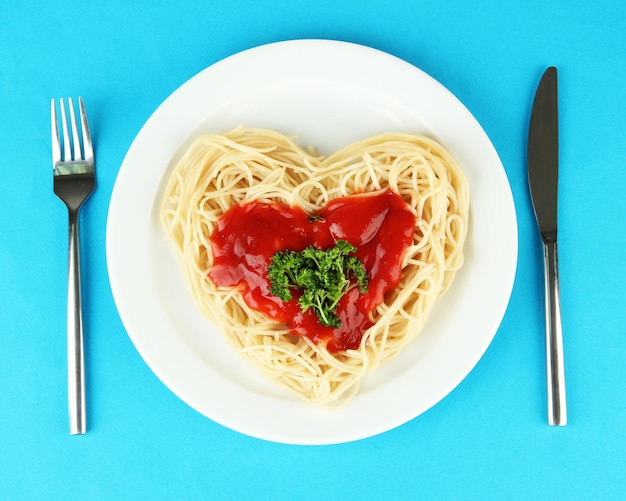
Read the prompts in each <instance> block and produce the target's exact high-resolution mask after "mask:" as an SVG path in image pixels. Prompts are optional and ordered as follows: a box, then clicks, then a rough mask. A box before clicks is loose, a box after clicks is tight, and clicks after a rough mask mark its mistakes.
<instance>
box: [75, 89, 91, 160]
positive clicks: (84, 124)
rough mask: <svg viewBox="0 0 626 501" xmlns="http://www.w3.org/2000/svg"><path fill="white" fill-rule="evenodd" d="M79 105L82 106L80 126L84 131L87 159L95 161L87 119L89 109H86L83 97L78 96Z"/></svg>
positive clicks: (84, 148)
mask: <svg viewBox="0 0 626 501" xmlns="http://www.w3.org/2000/svg"><path fill="white" fill-rule="evenodd" d="M78 107H79V108H80V128H81V129H82V131H83V151H84V153H85V160H86V161H87V162H93V146H92V144H91V133H90V132H89V121H88V120H87V111H86V110H85V103H84V102H83V98H82V97H79V98H78Z"/></svg>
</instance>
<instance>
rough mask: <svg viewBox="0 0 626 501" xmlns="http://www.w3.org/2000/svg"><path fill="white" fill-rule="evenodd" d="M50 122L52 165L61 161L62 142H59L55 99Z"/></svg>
mask: <svg viewBox="0 0 626 501" xmlns="http://www.w3.org/2000/svg"><path fill="white" fill-rule="evenodd" d="M50 121H51V124H50V125H51V129H52V165H53V166H54V165H56V163H57V162H60V161H61V141H60V140H59V124H58V122H57V109H56V106H55V104H54V99H51V100H50Z"/></svg>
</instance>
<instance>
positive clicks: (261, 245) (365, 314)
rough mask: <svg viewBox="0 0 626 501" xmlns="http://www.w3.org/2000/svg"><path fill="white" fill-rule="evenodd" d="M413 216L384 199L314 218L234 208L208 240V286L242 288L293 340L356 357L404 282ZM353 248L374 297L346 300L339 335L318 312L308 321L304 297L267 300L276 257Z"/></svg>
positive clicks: (281, 210) (386, 195)
mask: <svg viewBox="0 0 626 501" xmlns="http://www.w3.org/2000/svg"><path fill="white" fill-rule="evenodd" d="M414 231H415V215H414V213H413V211H412V209H411V208H410V206H409V205H408V204H407V203H406V202H405V201H404V200H403V199H402V197H400V195H398V194H396V193H394V192H392V191H385V192H382V193H377V194H359V195H352V196H349V197H344V198H339V199H335V200H333V201H331V202H329V203H328V204H327V205H326V206H325V207H324V208H322V209H320V210H319V211H317V212H316V213H315V214H311V215H309V214H306V213H305V212H304V211H303V210H302V209H300V208H298V207H290V206H288V205H283V204H279V203H265V202H256V201H253V202H248V203H245V204H240V205H235V206H233V207H231V208H230V209H229V210H228V211H227V212H226V213H225V214H224V215H223V216H222V217H221V218H220V219H219V221H218V225H217V228H216V230H215V231H214V232H213V234H212V235H211V237H210V241H211V247H212V251H213V256H214V262H213V267H212V269H211V270H210V272H209V277H210V279H211V280H212V281H213V282H214V283H215V284H216V285H219V286H232V287H238V288H240V290H241V293H242V294H243V298H244V300H245V302H246V303H247V304H248V306H250V307H251V308H253V309H255V310H257V311H259V312H261V313H263V314H264V315H266V316H267V317H269V318H271V319H274V320H276V321H278V322H281V323H284V324H286V325H287V326H288V328H289V329H290V331H291V332H292V333H293V334H296V335H299V336H306V337H308V338H309V339H311V340H313V341H314V342H316V343H325V344H326V347H327V349H328V350H329V351H330V352H337V351H342V350H347V349H356V348H358V347H359V345H360V343H361V338H362V336H363V333H364V332H365V331H366V330H367V329H368V328H369V327H370V326H371V325H372V320H371V312H372V311H373V310H374V309H375V308H376V307H377V306H378V305H380V304H381V303H382V302H383V300H384V297H385V294H386V293H387V292H389V291H391V290H393V289H394V288H396V287H397V286H398V284H399V282H400V278H401V272H402V269H401V264H402V258H403V256H404V253H405V251H406V249H407V247H408V246H409V245H410V244H411V243H412V241H413V234H414ZM337 240H347V241H348V242H349V243H351V244H352V245H354V246H355V247H356V248H357V251H356V256H357V257H358V258H359V259H360V260H361V262H362V263H363V266H364V267H365V270H366V271H367V276H368V280H369V283H368V290H367V292H366V293H364V294H362V293H361V292H360V291H359V289H358V287H355V288H352V289H351V290H350V291H349V292H348V293H347V294H346V295H345V296H343V297H342V298H341V300H340V301H339V304H338V307H337V311H336V313H337V315H338V316H339V318H340V319H341V326H340V327H338V328H333V327H326V326H323V325H321V324H320V323H319V321H318V319H317V316H316V315H315V313H314V311H313V309H312V308H310V309H309V310H307V311H306V312H305V313H302V311H301V310H300V306H299V305H298V302H297V300H298V295H297V294H294V298H293V299H292V300H290V301H282V300H281V299H279V298H278V297H276V296H274V295H273V294H271V293H270V292H269V288H270V283H269V279H268V277H267V268H268V266H269V264H270V262H271V259H272V256H273V255H274V253H276V252H278V251H283V250H292V251H296V252H299V251H301V250H303V249H305V248H306V247H308V246H310V245H314V246H315V247H317V248H320V249H327V248H330V247H333V246H334V245H335V242H336V241H337Z"/></svg>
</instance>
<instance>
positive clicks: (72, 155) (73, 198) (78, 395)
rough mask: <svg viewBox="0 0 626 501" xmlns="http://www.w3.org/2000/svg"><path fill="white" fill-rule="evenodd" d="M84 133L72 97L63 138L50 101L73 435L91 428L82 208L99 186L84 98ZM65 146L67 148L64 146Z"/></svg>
mask: <svg viewBox="0 0 626 501" xmlns="http://www.w3.org/2000/svg"><path fill="white" fill-rule="evenodd" d="M78 104H79V107H80V134H81V135H82V147H81V137H79V128H78V126H77V123H76V116H75V114H74V104H73V103H72V99H71V98H69V99H68V105H69V117H70V123H71V128H72V135H71V136H70V135H69V132H68V126H67V116H66V112H65V104H64V102H63V99H60V111H61V125H62V134H61V137H59V128H58V121H57V113H56V105H55V103H54V99H52V100H51V103H50V114H51V124H52V167H53V170H54V193H55V194H56V195H57V196H58V197H59V198H60V199H61V200H62V201H63V203H65V205H66V206H67V210H68V213H69V279H68V294H67V356H68V364H67V369H68V372H67V375H68V402H69V417H70V434H71V435H76V434H83V433H85V432H86V430H87V422H86V412H85V369H84V356H83V320H82V306H81V290H80V289H81V286H80V245H79V224H78V223H79V217H78V216H79V211H80V208H81V206H82V204H83V202H84V201H85V199H87V197H89V195H91V193H92V192H93V190H94V188H95V185H96V169H95V162H94V156H93V146H92V143H91V135H90V133H89V124H88V123H87V113H86V112H85V105H84V103H83V99H82V98H81V97H79V98H78ZM61 146H63V149H61Z"/></svg>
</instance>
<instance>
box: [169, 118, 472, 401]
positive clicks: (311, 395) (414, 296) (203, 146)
mask: <svg viewBox="0 0 626 501" xmlns="http://www.w3.org/2000/svg"><path fill="white" fill-rule="evenodd" d="M251 165H252V166H253V167H252V168H251V167H250V166H251ZM385 189H391V190H392V191H395V192H396V193H398V194H400V195H401V196H402V197H403V198H404V199H405V200H406V201H407V202H408V203H409V204H410V205H411V206H412V207H413V208H414V210H415V212H416V217H417V224H416V230H415V234H416V238H415V239H414V244H413V245H412V246H411V251H410V252H407V255H406V256H405V259H404V261H403V279H402V284H401V287H399V288H398V289H397V290H396V291H394V292H392V293H391V294H389V297H388V298H387V300H386V301H385V303H384V304H383V305H381V307H379V309H378V311H377V318H376V322H375V324H374V326H372V328H370V329H369V330H368V331H367V333H366V334H365V336H364V337H363V342H362V343H361V346H360V348H359V349H358V350H352V351H350V352H346V353H342V354H340V355H336V356H331V355H330V354H329V353H328V352H326V353H325V352H324V350H323V349H320V348H319V347H317V346H316V345H315V344H314V343H312V342H309V341H308V340H306V339H303V338H300V337H297V338H294V337H293V336H291V335H290V333H289V332H288V331H285V329H284V328H281V326H280V325H276V324H275V323H273V322H272V321H270V320H268V319H267V318H265V317H263V315H262V314H260V313H258V312H256V311H254V310H252V309H250V308H247V307H246V306H242V305H241V304H240V303H239V304H238V303H237V291H236V290H232V289H229V290H221V289H219V288H216V287H215V285H214V284H212V282H211V281H210V280H207V279H206V276H207V270H208V269H210V266H211V265H212V256H211V252H210V244H209V242H208V236H209V235H210V234H211V233H212V232H213V231H214V229H215V227H216V224H217V221H218V219H219V215H220V214H223V213H224V212H226V210H228V208H230V207H231V206H232V205H235V204H238V203H244V202H246V201H251V200H262V201H279V202H281V203H286V204H289V205H299V206H300V207H301V208H302V209H303V210H305V211H306V212H314V211H315V210H316V209H318V208H320V207H322V206H324V205H326V204H327V203H328V202H329V201H330V200H333V199H335V198H339V197H342V196H347V195H350V194H355V193H361V192H371V191H379V190H385ZM468 211H469V189H468V187H467V182H466V180H465V177H464V175H463V172H462V170H461V169H460V167H459V166H458V165H457V163H456V162H455V160H454V159H453V158H452V157H451V155H450V154H449V153H448V152H447V151H446V150H445V149H444V148H443V147H442V146H441V145H440V144H439V143H437V142H435V141H434V140H432V139H429V138H427V137H425V136H422V135H420V134H415V133H407V132H397V133H385V134H380V135H378V136H374V137H373V138H367V139H364V140H362V141H358V142H356V143H354V144H352V145H348V146H346V147H345V148H343V149H341V150H339V151H337V152H336V153H334V154H332V155H330V156H328V157H321V156H317V155H315V153H314V152H313V151H312V150H309V151H306V150H304V149H303V148H301V147H300V146H298V145H297V144H296V143H295V141H294V140H293V139H292V138H289V137H287V136H284V135H283V134H281V133H279V132H276V131H271V130H267V129H250V128H244V127H238V128H236V129H234V130H232V131H230V132H227V133H225V134H223V135H213V134H210V135H205V136H202V137H200V138H198V139H197V140H196V141H195V142H194V143H193V144H192V145H191V146H190V147H189V149H188V150H187V151H186V152H185V154H184V155H183V157H182V158H181V160H180V161H179V163H178V165H177V167H176V169H175V170H174V172H173V173H172V176H171V178H170V181H169V183H168V187H167V189H166V192H165V197H164V201H163V208H162V222H163V225H164V227H165V228H166V232H167V234H168V236H169V238H170V239H171V240H172V241H173V243H174V245H175V248H176V250H177V252H178V255H179V260H180V262H181V265H182V267H183V271H184V273H185V275H186V277H187V280H188V282H189V284H190V286H191V289H192V295H193V297H194V300H195V301H196V303H197V305H198V307H199V308H200V310H201V311H202V312H203V313H204V314H205V316H207V317H208V318H210V319H211V320H213V321H214V322H215V323H217V324H218V326H219V328H220V330H221V331H222V333H223V334H224V336H225V338H226V339H227V341H228V342H229V343H230V344H231V346H233V347H234V348H235V349H237V350H238V351H239V352H240V353H241V354H242V355H243V356H244V357H245V358H248V360H249V361H251V362H252V363H253V364H254V365H257V366H258V367H260V369H261V372H262V373H263V375H264V376H265V377H268V378H270V379H274V380H277V381H278V382H280V383H281V384H283V385H284V386H286V387H288V388H290V389H292V390H294V391H296V393H298V394H299V395H300V396H303V397H304V398H305V399H306V400H308V401H310V402H315V403H323V404H327V405H342V404H344V403H346V402H347V401H348V400H349V399H350V398H352V397H353V396H354V394H355V393H356V392H357V391H358V387H359V383H360V381H361V379H362V378H363V376H364V375H365V374H366V373H368V372H370V371H371V370H374V369H375V368H376V367H378V366H379V365H380V363H382V362H383V361H386V360H390V359H392V358H394V357H395V356H396V355H397V354H398V353H399V352H400V351H401V350H402V348H404V346H406V345H407V344H408V343H409V342H411V341H412V340H413V339H414V338H415V337H416V336H417V335H418V334H419V332H420V331H421V330H422V327H423V325H424V323H425V322H426V320H427V318H428V314H429V313H430V311H431V309H432V307H433V305H434V303H435V301H436V300H437V299H438V298H439V297H440V296H441V295H442V294H443V293H445V291H446V290H447V289H448V288H449V286H450V284H451V282H452V279H453V277H454V274H455V273H456V271H457V270H458V269H459V268H460V266H461V265H462V261H463V255H462V248H463V243H464V240H465V236H466V234H467V224H468ZM216 216H217V217H216ZM194 218H195V219H196V221H199V222H197V224H195V226H194V225H191V226H189V225H187V226H186V225H185V224H184V222H188V221H189V220H190V219H194ZM189 227H193V228H195V231H188V229H189ZM431 237H432V238H431ZM435 263H439V264H435ZM225 309H228V314H227V315H225V314H224V310H225ZM287 347H292V348H287ZM294 364H295V365H296V366H298V367H299V368H300V369H301V370H300V372H299V373H298V374H296V373H295V372H294V371H293V366H294ZM303 374H305V375H304V376H303Z"/></svg>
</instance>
